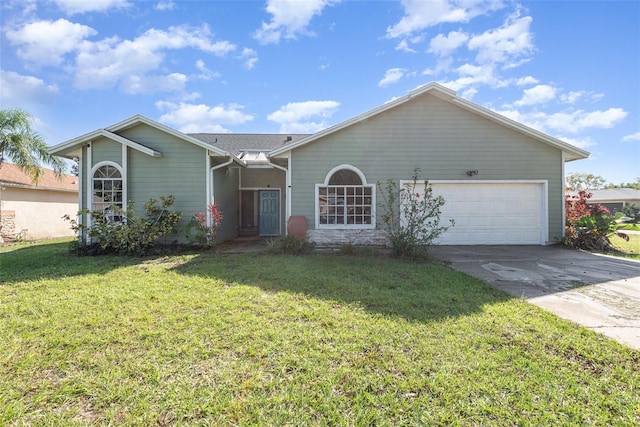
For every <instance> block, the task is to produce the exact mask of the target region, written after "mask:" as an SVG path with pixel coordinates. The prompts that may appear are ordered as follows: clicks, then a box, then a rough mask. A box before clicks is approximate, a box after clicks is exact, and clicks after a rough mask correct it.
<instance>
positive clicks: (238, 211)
mask: <svg viewBox="0 0 640 427" xmlns="http://www.w3.org/2000/svg"><path fill="white" fill-rule="evenodd" d="M50 152H51V153H52V154H55V155H60V156H64V157H68V158H77V159H78V160H79V163H80V172H81V173H80V188H81V191H80V206H82V207H88V208H90V209H105V208H107V206H108V205H110V204H117V205H120V206H122V207H124V208H126V206H127V201H129V200H131V201H134V202H135V203H136V209H140V208H141V206H142V203H143V202H144V201H146V200H148V199H149V198H151V197H158V196H160V195H165V194H172V195H174V196H175V198H176V202H175V205H174V209H175V210H177V211H180V212H182V213H183V224H186V222H188V221H189V219H190V218H191V216H192V215H193V214H195V213H196V212H203V211H204V210H205V208H206V206H207V204H209V203H212V202H215V203H216V204H218V206H219V207H220V208H221V209H222V211H223V214H224V220H223V223H222V225H221V229H220V231H219V234H218V238H219V240H228V239H232V238H234V237H237V236H241V235H262V236H272V235H284V234H286V233H287V224H288V222H289V220H290V219H291V218H296V219H298V220H299V219H304V221H305V223H306V229H307V237H308V238H309V239H310V240H312V241H315V242H316V243H318V244H340V243H346V242H350V243H354V244H384V243H385V242H386V240H385V237H384V234H383V233H382V232H381V231H380V230H379V229H378V228H377V222H376V216H377V213H378V210H379V209H380V208H379V207H378V203H377V200H378V198H379V197H380V196H381V195H380V194H378V193H379V191H380V190H379V189H378V188H377V187H376V183H377V182H385V181H386V180H387V179H392V180H394V181H395V182H396V183H398V184H400V185H401V184H403V183H406V182H408V181H409V180H411V177H412V176H413V173H414V169H415V168H420V169H421V178H424V179H427V180H429V182H430V183H431V184H432V186H433V189H434V193H435V194H441V195H443V196H444V197H445V200H446V204H445V206H444V209H443V213H442V220H443V221H446V220H447V219H449V218H452V219H454V220H455V222H456V225H455V227H453V228H451V229H450V230H448V231H447V232H446V233H445V234H443V235H442V236H441V238H440V240H439V243H441V244H548V243H554V242H556V241H558V240H559V239H560V238H561V237H562V235H563V232H564V163H565V162H568V161H573V160H578V159H583V158H586V157H588V155H589V153H587V152H586V151H583V150H581V149H579V148H576V147H574V146H572V145H570V144H567V143H565V142H563V141H560V140H558V139H556V138H553V137H550V136H548V135H545V134H543V133H541V132H538V131H536V130H533V129H531V128H528V127H526V126H524V125H522V124H520V123H517V122H515V121H513V120H510V119H508V118H506V117H503V116H501V115H499V114H497V113H494V112H492V111H490V110H487V109H485V108H483V107H480V106H478V105H476V104H474V103H472V102H470V101H467V100H465V99H462V98H459V97H458V96H457V95H456V93H455V92H454V91H452V90H450V89H447V88H445V87H443V86H441V85H439V84H437V83H430V84H428V85H425V86H422V87H420V88H418V89H416V90H414V91H412V92H410V93H409V94H407V95H406V96H404V97H401V98H397V99H395V100H393V101H391V102H388V103H386V104H384V105H381V106H379V107H377V108H375V109H373V110H371V111H369V112H367V113H364V114H362V115H359V116H357V117H355V118H353V119H350V120H347V121H345V122H343V123H340V124H337V125H335V126H332V127H330V128H328V129H325V130H323V131H320V132H318V133H316V134H313V135H273V134H261V135H260V134H254V135H248V134H189V135H187V134H184V133H181V132H178V131H176V130H174V129H171V128H169V127H167V126H164V125H162V124H159V123H156V122H154V121H152V120H149V119H147V118H145V117H142V116H134V117H132V118H130V119H127V120H125V121H123V122H120V123H118V124H115V125H113V126H111V127H109V128H106V129H100V130H97V131H94V132H92V133H89V134H87V135H83V136H81V137H78V138H75V139H72V140H70V141H67V142H64V143H62V144H60V145H57V146H55V147H52V148H51V150H50ZM81 220H83V221H85V223H86V221H87V218H82V219H81ZM180 237H181V236H176V238H180Z"/></svg>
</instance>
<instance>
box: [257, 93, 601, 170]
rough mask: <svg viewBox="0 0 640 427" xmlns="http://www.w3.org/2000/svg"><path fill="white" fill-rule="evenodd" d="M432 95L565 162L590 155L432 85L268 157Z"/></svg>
mask: <svg viewBox="0 0 640 427" xmlns="http://www.w3.org/2000/svg"><path fill="white" fill-rule="evenodd" d="M427 93H428V94H430V95H433V96H436V97H438V98H440V99H442V100H444V101H447V102H449V103H451V104H453V105H456V106H458V107H460V108H463V109H465V110H467V111H470V112H472V113H474V114H477V115H479V116H481V117H483V118H486V119H488V120H491V121H494V122H496V123H499V124H501V125H502V126H505V127H506V128H509V129H511V130H514V131H516V132H519V133H521V134H524V135H527V136H529V137H531V138H533V139H534V140H536V141H539V142H541V143H544V144H547V145H551V146H553V147H555V148H557V149H559V150H561V151H562V152H563V154H564V160H565V161H572V160H578V159H584V158H587V157H589V152H587V151H584V150H582V149H580V148H577V147H574V146H573V145H571V144H568V143H566V142H564V141H561V140H559V139H557V138H554V137H552V136H549V135H546V134H544V133H543V132H540V131H537V130H535V129H532V128H530V127H528V126H525V125H523V124H521V123H518V122H516V121H514V120H511V119H509V118H507V117H505V116H502V115H500V114H498V113H496V112H493V111H491V110H489V109H487V108H484V107H481V106H480V105H477V104H474V103H473V102H470V101H467V100H465V99H463V98H460V97H458V96H457V94H456V92H455V91H453V90H451V89H449V88H446V87H444V86H442V85H440V84H438V83H435V82H432V83H429V84H426V85H424V86H421V87H419V88H418V89H415V90H413V91H411V92H409V93H408V94H407V95H405V96H403V97H400V98H396V99H394V100H392V101H390V102H387V103H385V104H382V105H380V106H379V107H376V108H374V109H372V110H370V111H367V112H365V113H363V114H361V115H359V116H356V117H353V118H351V119H349V120H346V121H344V122H342V123H338V124H337V125H334V126H331V127H329V128H327V129H324V130H322V131H320V132H317V133H315V134H313V135H309V136H307V137H305V138H302V139H300V140H298V141H294V142H292V143H290V144H287V145H285V146H282V147H280V148H276V149H274V150H272V151H271V152H270V153H269V156H270V157H275V156H278V155H281V154H283V153H286V152H288V151H291V150H294V149H296V148H298V147H301V146H303V145H306V144H309V143H311V142H313V141H317V140H319V139H321V138H323V137H325V136H327V135H330V134H333V133H335V132H338V131H340V130H342V129H344V128H347V127H349V126H352V125H354V124H356V123H360V122H362V121H364V120H367V119H369V118H371V117H373V116H376V115H378V114H382V113H384V112H386V111H388V110H390V109H392V108H395V107H397V106H399V105H402V104H404V103H406V102H408V101H410V100H412V99H415V97H418V96H422V95H424V94H427Z"/></svg>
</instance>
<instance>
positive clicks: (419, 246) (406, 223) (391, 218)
mask: <svg viewBox="0 0 640 427" xmlns="http://www.w3.org/2000/svg"><path fill="white" fill-rule="evenodd" d="M413 172H414V173H413V182H411V183H409V184H406V185H405V186H404V187H403V188H399V187H398V184H396V182H395V181H394V180H392V179H388V180H387V182H386V185H385V186H384V187H383V186H382V184H381V183H380V182H378V189H379V190H380V194H381V195H382V206H381V207H382V209H383V210H384V213H383V214H382V216H381V219H382V221H381V222H379V227H380V228H382V229H383V230H384V231H385V232H386V233H387V236H388V238H389V241H390V243H391V254H392V255H393V256H396V257H409V258H421V257H424V256H425V255H427V254H428V252H429V248H430V246H431V245H432V244H433V241H434V240H435V239H436V238H437V237H438V236H440V235H441V234H442V233H444V232H445V231H447V230H448V229H449V228H450V227H452V226H453V225H454V221H453V220H450V224H451V225H449V226H441V225H440V213H441V208H442V206H443V205H444V203H445V200H444V198H443V197H442V196H434V195H433V189H432V188H431V185H430V184H429V182H428V181H426V180H425V181H423V182H424V187H425V189H424V194H422V195H421V194H420V193H419V192H418V191H417V190H416V187H417V185H418V182H419V174H420V169H419V168H416V169H414V171H413Z"/></svg>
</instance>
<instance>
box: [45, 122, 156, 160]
mask: <svg viewBox="0 0 640 427" xmlns="http://www.w3.org/2000/svg"><path fill="white" fill-rule="evenodd" d="M100 137H104V138H107V139H110V140H112V141H115V142H118V143H120V144H124V145H126V146H127V147H130V148H133V149H134V150H137V151H140V152H141V153H144V154H147V155H148V156H151V157H162V153H161V152H159V151H156V150H154V149H152V148H149V147H145V146H144V145H142V144H138V143H137V142H135V141H132V140H130V139H127V138H124V137H122V136H120V135H117V134H115V133H112V132H110V131H108V130H105V129H98V130H95V131H93V132H90V133H87V134H85V135H82V136H79V137H77V138H74V139H71V140H69V141H66V142H63V143H61V144H58V145H55V146H53V147H51V148H49V154H52V155H61V156H65V155H69V154H70V152H69V150H76V149H77V148H79V147H80V146H82V145H84V144H88V143H90V142H91V141H93V140H94V139H96V138H100Z"/></svg>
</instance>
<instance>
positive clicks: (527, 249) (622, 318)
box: [432, 246, 640, 349]
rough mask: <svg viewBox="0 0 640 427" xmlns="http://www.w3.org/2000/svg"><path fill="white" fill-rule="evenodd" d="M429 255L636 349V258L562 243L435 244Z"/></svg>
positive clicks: (639, 285) (639, 312) (639, 292)
mask: <svg viewBox="0 0 640 427" xmlns="http://www.w3.org/2000/svg"><path fill="white" fill-rule="evenodd" d="M432 255H433V256H434V257H435V258H436V259H440V260H442V261H445V262H448V263H450V265H451V267H453V268H454V269H456V270H459V271H462V272H465V273H467V274H469V275H471V276H474V277H477V278H479V279H481V280H483V281H485V282H487V283H489V284H490V285H492V286H494V287H496V288H498V289H501V290H503V291H505V292H507V293H509V294H511V295H513V296H514V297H523V298H526V299H527V300H528V301H529V302H531V303H533V304H535V305H537V306H539V307H542V308H544V309H546V310H548V311H550V312H552V313H555V314H556V315H558V316H560V317H562V318H564V319H568V320H571V321H573V322H576V323H578V324H580V325H582V326H585V327H587V328H590V329H593V330H595V331H597V332H599V333H602V334H604V335H606V336H608V337H610V338H613V339H615V340H617V341H618V342H620V343H623V344H625V345H628V346H630V347H632V348H635V349H640V262H637V261H631V260H624V259H620V258H613V257H606V256H601V255H593V254H590V253H585V252H581V251H575V250H570V249H566V248H563V247H560V246H434V247H433V249H432Z"/></svg>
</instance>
